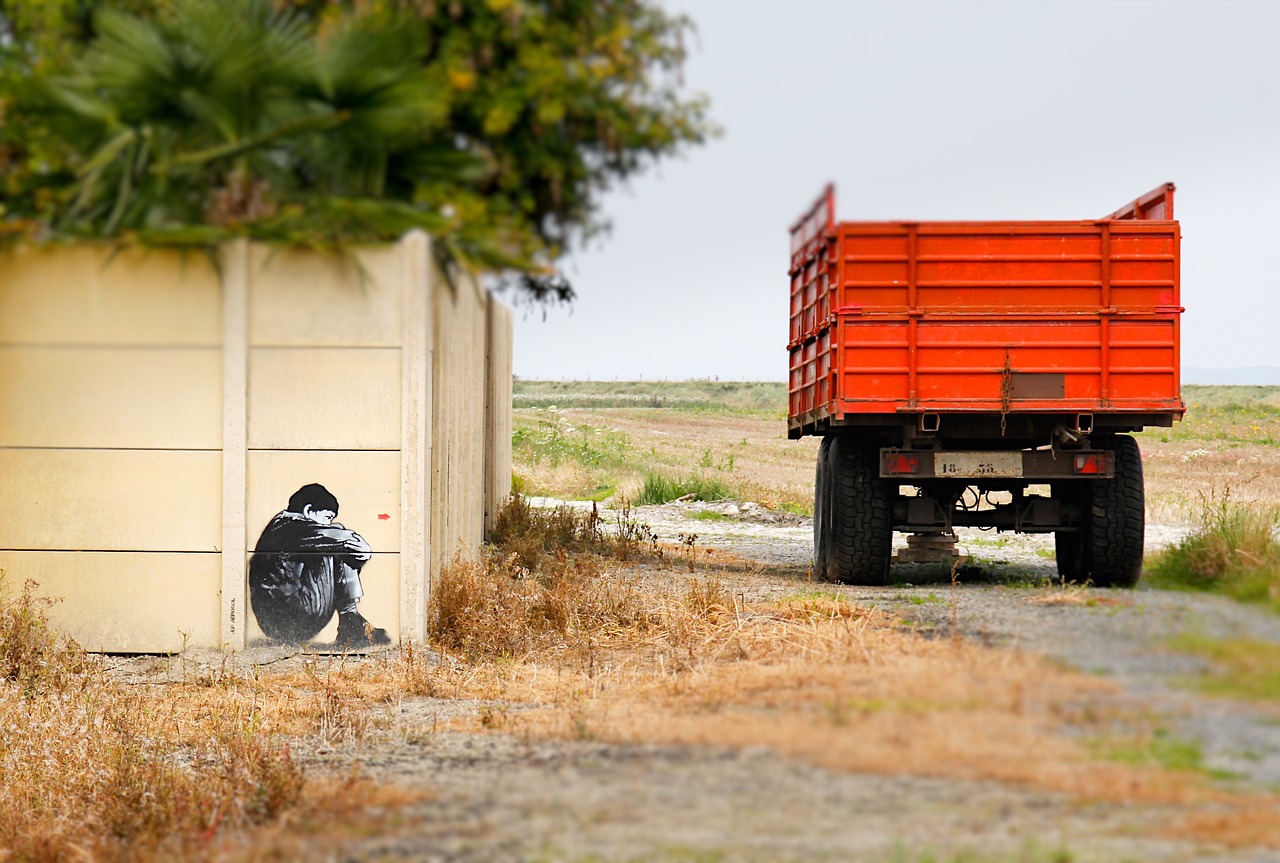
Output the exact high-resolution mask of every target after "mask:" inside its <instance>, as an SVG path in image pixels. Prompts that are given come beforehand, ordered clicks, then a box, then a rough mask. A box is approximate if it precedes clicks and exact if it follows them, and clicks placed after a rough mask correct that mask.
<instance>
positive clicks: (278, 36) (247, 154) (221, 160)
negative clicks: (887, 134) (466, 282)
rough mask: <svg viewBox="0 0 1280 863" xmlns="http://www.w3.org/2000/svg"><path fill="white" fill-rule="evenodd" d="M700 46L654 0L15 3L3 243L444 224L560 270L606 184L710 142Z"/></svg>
mask: <svg viewBox="0 0 1280 863" xmlns="http://www.w3.org/2000/svg"><path fill="white" fill-rule="evenodd" d="M689 29H690V25H689V22H688V21H686V20H685V19H683V18H679V17H673V16H670V15H668V14H666V13H664V12H663V11H661V9H660V8H658V7H657V6H656V5H655V4H654V2H653V0H452V2H431V0H427V2H423V0H416V2H415V0H402V2H359V0H346V2H336V0H330V2H325V0H294V2H285V0H278V2H270V0H0V120H2V121H3V122H2V123H0V174H2V176H3V185H2V186H0V190H2V192H0V207H2V208H3V210H0V234H8V235H9V236H22V237H28V238H37V239H39V238H59V237H112V238H124V239H126V240H136V241H141V242H146V243H173V244H184V245H208V244H211V243H214V242H218V241H219V240H221V239H224V238H226V237H228V236H251V237H255V238H262V239H270V240H277V241H284V242H293V243H306V244H313V245H326V246H331V245H342V244H346V243H351V242H363V241H377V240H387V239H393V238H394V237H396V236H398V235H399V234H400V233H402V232H403V231H404V230H406V229H408V228H410V227H422V228H425V229H426V230H428V231H429V232H430V233H432V234H433V235H434V236H435V237H436V240H437V243H436V245H437V247H438V248H439V249H441V250H442V251H443V252H444V253H446V254H447V255H449V256H450V257H451V258H453V259H455V260H460V261H462V262H464V263H471V264H477V265H481V266H485V267H488V268H495V269H516V270H523V271H526V272H530V271H532V272H539V271H541V272H545V271H546V270H547V269H548V265H549V264H551V263H552V262H553V261H554V260H555V258H556V257H558V256H559V255H560V254H562V253H563V252H564V251H565V250H566V249H567V248H569V247H570V246H571V245H573V244H574V243H577V242H580V241H581V240H583V239H585V238H586V237H588V236H590V235H591V234H592V233H593V232H595V231H597V230H599V229H600V228H601V227H603V221H602V218H601V216H600V213H599V210H598V207H597V202H598V198H599V195H600V193H601V191H602V190H604V189H606V188H608V187H609V186H610V185H611V184H612V183H615V182H617V181H619V180H622V179H625V178H626V177H629V176H631V175H633V174H634V173H636V172H637V171H640V170H642V169H643V168H644V167H646V166H647V165H648V164H650V163H651V162H653V161H655V160H657V159H659V158H662V157H665V156H669V155H672V154H674V153H676V152H678V151H680V149H681V148H682V147H684V146H686V145H689V144H694V143H698V142H701V141H703V140H704V139H705V137H706V136H707V135H708V134H709V132H710V131H711V130H710V127H709V124H708V122H707V120H706V118H705V105H704V103H703V101H702V100H700V99H696V98H694V99H687V98H682V95H681V93H680V83H679V79H678V75H679V67H680V63H681V61H682V59H683V56H684V40H685V38H686V37H687V35H688V32H689ZM546 284H552V283H546ZM525 286H526V287H527V288H529V289H530V290H534V291H535V292H536V291H537V290H538V288H539V286H538V284H536V283H533V282H529V281H527V280H526V283H525ZM556 289H558V290H560V291H561V292H563V291H564V290H565V288H564V286H563V283H558V288H556Z"/></svg>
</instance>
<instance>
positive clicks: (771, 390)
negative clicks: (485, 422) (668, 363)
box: [514, 380, 787, 419]
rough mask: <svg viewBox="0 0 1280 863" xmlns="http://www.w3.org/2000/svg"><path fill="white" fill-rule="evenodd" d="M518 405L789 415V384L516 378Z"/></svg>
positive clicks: (516, 403) (528, 406)
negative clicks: (672, 409) (669, 409)
mask: <svg viewBox="0 0 1280 863" xmlns="http://www.w3.org/2000/svg"><path fill="white" fill-rule="evenodd" d="M514 405H515V407H517V408H548V407H555V408H674V409H677V410H683V411H693V412H698V413H739V414H760V415H763V416H769V417H774V418H779V417H780V418H784V419H785V417H786V409H787V387H786V384H784V383H780V382H775V381H711V380H702V381H526V380H517V381H516V382H515V397H514Z"/></svg>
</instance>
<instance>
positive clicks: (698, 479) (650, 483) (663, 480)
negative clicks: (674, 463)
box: [635, 473, 733, 506]
mask: <svg viewBox="0 0 1280 863" xmlns="http://www.w3.org/2000/svg"><path fill="white" fill-rule="evenodd" d="M690 494H691V495H693V499H694V500H724V499H725V498H727V497H732V496H733V495H732V493H731V492H730V491H729V487H728V486H727V485H725V484H724V483H723V482H721V481H720V480H718V479H715V478H713V477H705V476H697V475H696V474H691V475H690V476H687V477H685V478H684V479H675V478H674V477H670V476H667V475H666V474H662V473H648V474H645V477H644V488H643V489H641V491H640V495H639V496H638V497H637V498H636V501H635V502H636V504H637V505H638V506H645V505H647V504H654V503H670V502H671V501H673V500H676V499H677V498H681V497H685V496H686V495H690Z"/></svg>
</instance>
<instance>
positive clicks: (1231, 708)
mask: <svg viewBox="0 0 1280 863" xmlns="http://www.w3.org/2000/svg"><path fill="white" fill-rule="evenodd" d="M728 506H729V505H727V504H722V505H719V507H721V508H727V507H728ZM708 508H710V507H708V505H706V504H675V505H667V506H663V507H647V508H642V509H640V510H638V511H637V512H636V517H637V519H638V520H640V521H642V522H644V523H647V524H649V525H650V526H651V527H652V528H653V529H654V530H655V531H656V532H657V533H658V535H659V537H660V538H661V539H662V540H663V541H666V542H672V543H679V542H680V540H681V535H682V534H683V535H684V536H685V537H687V536H688V535H689V534H691V533H696V534H697V537H698V538H697V541H696V544H697V547H699V548H704V547H715V548H718V549H723V550H725V551H729V552H732V553H733V554H735V555H738V556H741V557H742V558H745V559H746V560H747V561H750V562H754V563H755V564H757V567H755V568H754V571H752V572H751V573H749V574H748V575H747V576H746V577H745V580H746V581H747V582H749V583H750V585H752V588H751V589H752V590H754V591H756V592H757V594H758V596H759V597H760V598H764V597H767V596H782V595H786V594H788V593H794V592H796V591H797V590H801V589H815V588H817V589H821V590H831V591H837V592H840V593H842V594H844V595H847V596H848V597H849V598H851V599H852V600H854V601H856V602H859V603H864V604H874V605H876V606H878V607H880V608H882V609H885V610H887V611H890V612H892V613H895V614H897V615H899V616H900V617H901V618H902V619H903V620H904V621H905V622H906V624H907V625H911V626H914V627H918V628H919V629H921V630H922V631H925V632H928V631H938V632H941V633H949V632H950V628H951V627H952V626H953V623H954V624H958V626H959V627H960V630H961V632H962V633H963V634H964V635H965V636H967V637H971V638H975V639H979V640H981V641H983V642H987V643H991V644H995V645H1007V646H1009V647H1015V648H1021V649H1025V650H1031V651H1036V652H1041V653H1044V654H1046V655H1048V656H1051V657H1055V658H1057V659H1058V660H1061V661H1063V662H1067V663H1070V664H1071V665H1073V666H1075V667H1077V668H1079V669H1081V670H1083V671H1085V672H1088V673H1096V674H1101V675H1106V676H1107V677H1109V678H1111V679H1113V680H1115V681H1116V682H1117V683H1118V684H1119V685H1120V688H1121V692H1122V695H1121V696H1120V698H1121V699H1122V700H1127V701H1128V702H1129V703H1130V704H1131V706H1132V710H1133V713H1134V714H1135V715H1139V716H1141V717H1143V718H1144V721H1151V722H1154V723H1157V724H1158V725H1159V726H1160V727H1163V728H1166V729H1168V733H1170V734H1171V735H1176V736H1177V737H1178V738H1180V739H1184V740H1190V741H1194V742H1195V743H1197V744H1198V745H1199V746H1200V747H1201V748H1202V750H1203V752H1204V755H1205V760H1206V763H1207V765H1208V766H1209V767H1211V768H1215V769H1221V770H1226V771H1231V772H1232V773H1234V774H1236V775H1238V776H1239V777H1240V779H1239V780H1238V782H1239V783H1240V784H1241V785H1243V786H1245V787H1250V788H1258V789H1275V788H1278V787H1280V722H1277V716H1278V715H1280V714H1278V713H1277V712H1276V711H1274V710H1267V709H1265V708H1263V707H1258V706H1245V705H1241V704H1238V703H1233V702H1227V701H1219V700H1212V699H1208V698H1205V697H1201V696H1198V695H1196V694H1195V693H1194V692H1193V691H1192V690H1190V689H1187V688H1184V687H1183V686H1180V685H1179V680H1180V679H1181V678H1184V677H1186V676H1188V675H1191V674H1195V673H1197V672H1199V671H1201V670H1203V664H1202V663H1201V662H1200V661H1198V660H1195V659H1192V658H1188V657H1186V656H1184V655H1181V654H1178V653H1176V652H1174V651H1172V650H1170V649H1169V648H1168V642H1169V640H1170V638H1172V637H1174V636H1175V635H1176V634H1178V633H1181V632H1199V633H1203V634H1205V635H1209V636H1215V635H1217V636H1223V635H1242V634H1247V635H1249V636H1251V637H1255V638H1260V639H1265V640H1271V641H1276V640H1280V627H1278V626H1277V620H1276V618H1274V617H1272V616H1269V615H1268V614H1266V613H1264V612H1261V611H1258V610H1256V609H1252V608H1247V607H1243V606H1240V605H1237V604H1234V603H1231V602H1228V601H1225V600H1221V599H1218V598H1215V597H1207V596H1194V595H1189V594H1173V593H1165V592H1160V591H1150V590H1138V591H1095V592H1093V593H1091V594H1090V595H1091V596H1096V597H1098V598H1101V599H1102V600H1104V601H1103V602H1101V603H1100V604H1093V605H1089V604H1087V603H1085V602H1082V601H1080V602H1077V601H1071V602H1068V603H1067V604H1046V603H1045V602H1043V598H1044V597H1067V598H1068V599H1070V598H1071V597H1072V594H1071V591H1070V590H1064V589H1062V588H1061V587H1060V586H1058V585H1057V583H1056V582H1057V579H1056V573H1055V569H1054V563H1053V561H1052V559H1051V558H1049V557H1047V556H1046V550H1048V549H1051V547H1052V545H1051V540H1049V539H1047V538H1044V537H1009V536H1008V535H1002V536H994V535H992V534H984V533H981V532H979V531H964V532H962V535H961V550H962V552H963V553H966V554H967V555H969V561H968V562H967V564H966V566H965V567H964V568H962V570H961V581H960V583H959V584H958V585H956V586H953V585H952V584H951V582H950V578H949V570H948V567H946V566H943V565H919V564H917V565H906V566H896V567H895V568H894V580H895V585H894V586H892V587H884V588H861V587H847V586H841V585H820V586H819V585H812V584H810V583H808V582H807V570H808V566H809V556H810V543H811V541H812V523H811V521H810V520H808V519H805V518H800V517H795V516H789V515H780V514H777V513H770V512H768V511H764V510H754V511H752V510H753V508H747V511H746V512H743V511H742V508H739V511H738V512H736V513H731V514H730V515H729V517H728V518H726V519H724V520H719V519H710V520H708V517H707V516H705V515H704V516H703V517H702V519H698V518H696V517H695V514H696V513H699V512H702V511H704V510H706V509H708ZM1180 535H1181V531H1180V530H1178V529H1176V528H1162V527H1159V526H1155V527H1151V528H1149V530H1148V541H1149V544H1151V545H1153V546H1158V545H1161V544H1164V543H1167V542H1170V541H1172V540H1174V539H1176V538H1177V537H1178V536H1180ZM748 568H749V569H750V568H751V567H750V566H748ZM735 589H737V587H736V586H735ZM1076 595H1079V592H1078V591H1077V592H1076ZM481 707H482V705H479V704H475V703H468V702H457V701H450V700H446V699H425V698H424V699H415V700H406V701H405V702H403V703H402V704H400V705H397V706H396V707H394V708H389V709H390V710H393V711H398V715H396V716H395V717H394V719H395V720H396V725H398V726H400V727H434V726H435V725H436V724H437V723H439V722H444V721H447V720H448V719H449V718H451V717H456V716H458V715H460V714H467V713H470V714H472V715H474V714H475V713H476V712H478V711H479V710H480V709H481ZM313 757H314V758H316V761H317V762H318V763H320V764H326V765H328V766H330V767H338V769H341V768H340V765H338V762H339V761H341V760H342V759H340V758H338V759H336V760H335V757H334V756H328V757H322V756H313ZM361 757H362V761H363V764H364V766H365V769H366V770H367V771H368V772H369V773H370V774H371V775H373V776H374V777H376V778H379V779H382V780H385V781H390V782H397V783H401V784H406V785H409V786H413V787H423V788H427V789H429V790H430V791H431V793H432V798H431V799H430V800H429V801H427V802H424V803H422V804H418V805H415V806H414V807H412V808H411V809H410V810H409V811H407V812H405V813H404V814H405V818H404V820H403V823H404V825H405V828H404V829H403V830H401V831H399V832H397V833H394V834H390V835H384V836H379V837H371V838H370V839H369V840H367V841H366V842H364V843H363V844H361V845H360V846H359V847H358V849H357V850H356V851H355V853H354V858H355V859H377V860H432V861H446V860H447V861H490V860H493V861H541V860H546V861H560V860H566V861H570V860H571V861H639V860H663V861H666V860H675V861H694V860H714V861H765V860H768V861H775V860H779V861H782V860H794V861H809V860H850V861H876V863H879V861H902V863H922V861H924V860H930V861H932V860H937V861H952V860H959V859H963V860H972V861H984V863H985V861H993V863H994V861H1013V860H1017V861H1026V863H1049V861H1060V860H1070V861H1072V863H1089V861H1098V863H1102V861H1120V860H1133V861H1170V863H1174V861H1178V863H1191V861H1240V863H1276V861H1277V860H1280V852H1276V851H1256V852H1254V851H1242V850H1238V849H1237V850H1235V851H1227V850H1224V849H1221V848H1209V847H1202V846H1197V845H1195V844H1194V843H1190V842H1183V841H1173V840H1164V839H1160V838H1153V837H1160V836H1161V835H1162V832H1161V831H1162V827H1163V825H1166V824H1168V823H1169V822H1170V819H1172V818H1174V817H1176V813H1174V812H1172V811H1168V810H1163V809H1161V808H1159V807H1151V806H1117V805H1114V804H1113V805H1104V804H1091V803H1087V802H1082V801H1080V800H1078V799H1074V798H1070V797H1066V796H1063V795H1059V794H1055V793H1050V792H1044V791H1037V790H1029V789H1024V788H1016V787H1010V786H1006V785H1002V784H999V783H994V782H979V781H963V780H949V779H930V778H920V777H911V776H883V775H871V774H855V773H844V772H837V771H830V770H824V769H821V768H816V767H812V766H809V765H807V764H803V763H799V762H797V761H795V760H792V759H788V758H785V757H783V756H780V755H778V754H776V753H773V752H771V751H768V750H763V749H752V750H731V749H716V748H712V747H692V748H691V747H668V746H627V745H612V744H601V743H592V742H567V741H536V740H526V739H521V738H519V737H516V736H512V735H507V734H501V733H490V734H485V735H479V736H477V735H467V734H457V733H432V734H425V735H420V736H418V737H416V738H415V737H413V736H412V735H408V736H405V735H402V736H399V737H395V736H392V737H390V738H388V739H387V740H385V741H383V742H382V743H378V744H374V745H372V746H370V747H369V748H368V749H367V750H366V751H365V752H364V753H363V754H362V756H361ZM966 855H974V856H966Z"/></svg>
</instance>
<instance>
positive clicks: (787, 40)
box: [515, 0, 1280, 383]
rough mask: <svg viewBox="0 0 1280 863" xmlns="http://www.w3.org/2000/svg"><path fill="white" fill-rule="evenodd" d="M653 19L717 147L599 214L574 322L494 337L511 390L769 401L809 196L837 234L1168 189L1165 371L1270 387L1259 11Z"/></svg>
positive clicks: (875, 5)
mask: <svg viewBox="0 0 1280 863" xmlns="http://www.w3.org/2000/svg"><path fill="white" fill-rule="evenodd" d="M667 7H668V8H669V9H670V10H672V11H683V12H686V13H687V14H688V15H689V16H690V17H692V18H693V20H694V21H695V22H696V24H697V27H698V43H699V45H697V46H695V48H694V51H693V56H692V59H691V60H690V62H689V63H688V65H687V67H686V70H685V79H686V82H687V85H688V89H689V90H690V91H701V92H704V93H706V94H708V95H709V96H710V97H711V100H712V106H711V112H712V116H713V118H714V119H715V120H716V122H718V123H719V124H720V125H721V126H722V127H723V128H724V130H725V134H724V136H723V137H721V138H719V139H717V140H714V141H712V142H711V143H710V144H708V145H706V146H704V147H701V148H697V149H694V150H692V151H690V153H689V154H688V156H687V157H686V158H684V159H681V160H674V161H669V162H666V163H663V164H662V165H660V166H659V167H658V168H657V169H656V170H651V171H650V172H649V173H647V174H646V175H645V176H643V177H642V178H640V179H638V180H636V181H635V182H633V183H632V185H631V188H630V189H627V190H619V191H616V192H614V193H612V194H610V195H609V196H608V197H607V199H606V200H605V211H606V213H607V214H608V215H610V216H611V217H612V219H613V222H614V231H613V234H612V235H611V236H609V237H606V238H604V239H603V240H602V241H597V242H596V244H595V245H594V246H593V247H592V248H590V249H588V250H586V251H582V252H578V253H576V254H575V255H574V256H572V258H570V259H569V260H567V261H566V262H565V264H566V271H567V273H568V274H569V276H570V278H571V279H572V281H573V283H574V286H575V288H576V290H577V291H578V294H579V299H578V301H577V302H576V303H575V304H574V306H573V308H572V310H568V309H552V310H550V311H548V312H547V315H546V320H545V321H544V320H543V318H542V314H541V313H540V312H535V313H531V314H527V315H523V316H522V315H521V314H519V313H518V314H517V323H516V353H515V371H516V374H517V375H518V376H519V377H521V378H551V379H561V378H564V379H585V378H591V379H593V380H608V379H613V378H617V379H619V380H633V379H636V378H641V377H642V378H644V379H646V380H649V379H655V378H667V379H671V380H682V379H685V378H694V377H716V376H718V377H719V378H720V379H721V380H784V379H785V378H786V369H787V351H786V342H787V308H788V301H787V293H788V284H789V282H788V277H787V255H788V246H787V239H788V238H787V227H788V225H789V224H790V223H791V222H792V221H793V220H794V219H795V218H796V217H797V216H799V215H800V213H801V211H802V210H803V209H805V208H806V207H807V206H808V204H809V203H810V202H811V201H812V200H813V199H814V198H815V197H816V195H817V194H818V192H819V190H820V189H821V187H822V185H823V184H824V183H825V182H827V181H828V180H834V181H835V182H836V186H837V217H838V218H839V219H841V220H858V219H877V220H879V219H913V220H926V219H1057V218H1063V219H1085V218H1094V217H1100V216H1103V215H1105V214H1107V213H1109V212H1111V211H1112V210H1114V209H1116V208H1117V207H1119V206H1121V205H1122V204H1124V203H1127V202H1128V201H1130V200H1132V199H1133V198H1135V197H1137V196H1138V195H1139V194H1141V193H1143V192H1146V191H1147V190H1149V189H1151V188H1153V187H1155V186H1157V185H1159V184H1160V183H1162V182H1165V181H1167V180H1172V181H1174V182H1176V183H1177V184H1178V192H1177V198H1176V204H1175V209H1176V215H1177V217H1178V219H1179V221H1180V222H1181V223H1182V232H1183V245H1182V252H1183V261H1182V302H1183V305H1184V306H1185V307H1186V309H1187V311H1186V313H1185V314H1184V316H1183V330H1182V333H1183V356H1182V361H1183V365H1184V367H1187V366H1191V367H1212V368H1222V367H1252V366H1275V367H1280V348H1278V347H1277V346H1278V344H1280V267H1277V266H1276V262H1275V261H1273V260H1272V259H1273V257H1276V256H1277V255H1280V242H1278V241H1280V39H1278V37H1280V2H1230V0H1219V2H1195V3H1169V2H1141V0H1130V2H1123V0H1114V2H1098V3H1094V2H1017V3H1015V2H965V0H957V2H945V3H944V2H896V3H890V2H884V3H882V2H852V0H850V2H840V0H825V2H824V0H669V2H668V3H667ZM1223 382H1228V381H1223ZM1275 382H1276V383H1280V380H1277V381H1275Z"/></svg>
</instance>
